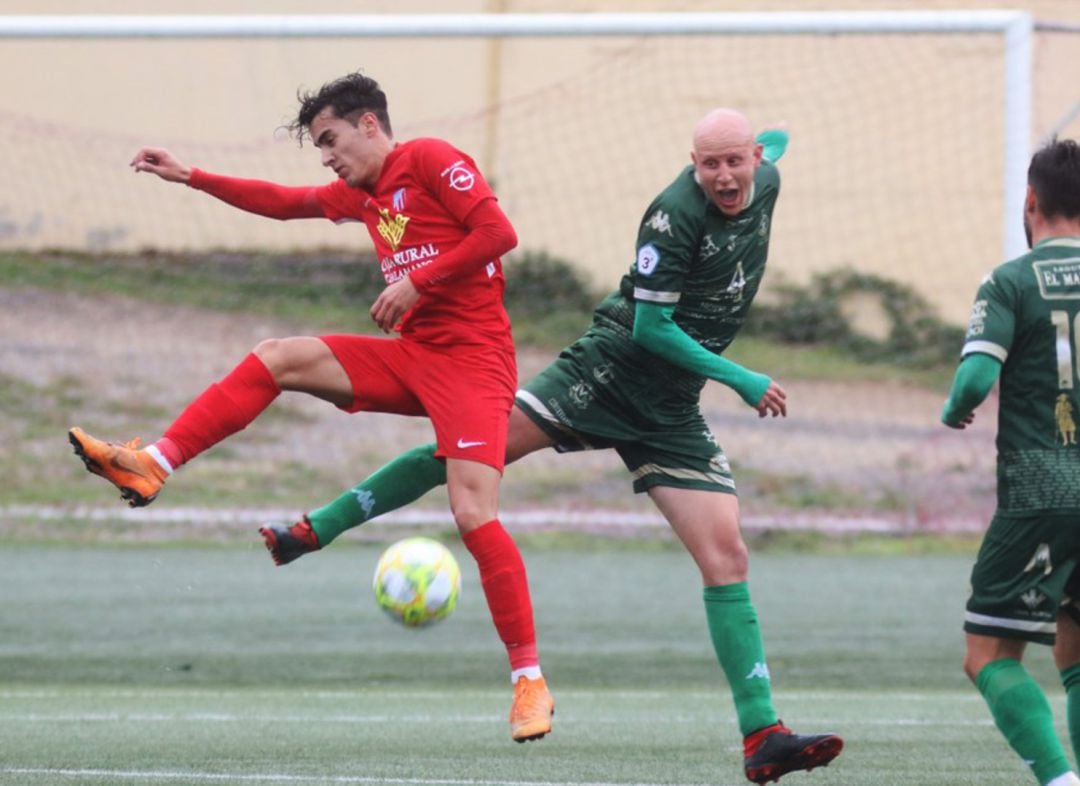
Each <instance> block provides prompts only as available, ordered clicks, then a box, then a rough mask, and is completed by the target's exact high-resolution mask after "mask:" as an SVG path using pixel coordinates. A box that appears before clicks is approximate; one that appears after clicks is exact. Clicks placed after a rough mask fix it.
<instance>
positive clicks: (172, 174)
mask: <svg viewBox="0 0 1080 786" xmlns="http://www.w3.org/2000/svg"><path fill="white" fill-rule="evenodd" d="M131 168H132V169H134V170H135V171H136V172H151V173H153V174H155V175H157V176H158V177H160V178H161V179H162V180H168V181H169V182H170V183H186V182H188V181H189V180H190V179H191V167H189V166H187V165H186V164H183V163H181V162H180V161H178V160H177V159H176V158H175V157H174V156H173V154H172V153H170V152H169V151H168V150H166V149H165V148H163V147H144V148H143V149H142V150H140V151H139V152H138V153H136V154H135V158H133V159H131Z"/></svg>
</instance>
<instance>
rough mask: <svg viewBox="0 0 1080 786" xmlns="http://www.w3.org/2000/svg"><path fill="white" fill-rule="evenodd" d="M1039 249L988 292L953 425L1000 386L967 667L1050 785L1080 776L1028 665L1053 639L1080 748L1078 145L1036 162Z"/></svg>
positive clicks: (1030, 203) (1079, 749) (1057, 145)
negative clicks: (993, 490) (1027, 657)
mask: <svg viewBox="0 0 1080 786" xmlns="http://www.w3.org/2000/svg"><path fill="white" fill-rule="evenodd" d="M1024 227H1025V229H1026V230H1027V236H1028V244H1029V245H1030V246H1031V251H1029V252H1028V253H1026V254H1024V255H1023V256H1021V257H1018V258H1016V259H1013V260H1011V261H1009V262H1006V263H1005V264H1003V265H1000V266H999V267H997V268H995V269H994V270H993V271H992V272H991V273H990V275H988V276H987V277H986V278H985V279H984V280H983V283H982V285H981V286H980V287H979V291H978V294H977V295H976V298H975V305H974V307H973V308H972V311H971V320H970V322H969V324H968V330H967V336H966V338H965V341H964V347H963V351H962V354H961V361H960V365H959V367H958V368H957V371H956V377H955V379H954V381H953V384H952V390H951V391H950V394H949V399H948V401H947V402H946V404H945V408H944V411H943V412H942V416H941V419H942V421H943V422H944V423H945V425H947V426H950V427H952V428H957V429H962V428H964V427H966V426H967V425H969V424H970V423H971V422H972V421H973V419H974V410H975V408H976V407H977V406H978V405H979V404H981V403H982V402H983V400H984V399H985V398H986V397H987V395H988V394H989V393H990V390H991V388H992V387H993V386H994V383H995V382H996V381H997V380H998V379H999V377H1000V380H1001V388H1000V402H999V411H998V433H997V450H998V461H997V511H996V512H995V514H994V517H993V519H992V520H991V522H990V526H989V528H988V529H987V532H986V535H985V537H984V539H983V543H982V546H981V548H980V550H979V554H978V557H977V558H976V561H975V567H974V569H973V570H972V574H971V597H970V598H969V600H968V603H967V611H966V613H965V615H964V631H965V634H966V642H967V652H966V655H965V658H964V671H965V672H966V673H967V675H968V677H970V678H971V680H972V681H973V682H974V683H975V685H976V687H977V688H978V689H979V692H980V693H981V694H982V695H983V697H984V698H985V699H986V703H987V704H988V705H989V707H990V712H991V713H992V715H993V717H994V721H995V722H996V723H997V726H998V728H999V729H1000V730H1001V733H1002V734H1003V735H1004V736H1005V739H1007V740H1008V741H1009V744H1010V745H1011V746H1012V747H1013V750H1015V751H1016V752H1017V754H1019V755H1020V758H1021V759H1023V761H1024V762H1025V763H1026V764H1027V765H1028V766H1029V767H1030V768H1031V770H1032V773H1033V774H1034V775H1035V777H1036V779H1038V781H1039V783H1040V784H1043V786H1068V785H1069V784H1072V785H1073V786H1075V785H1076V784H1080V778H1078V777H1077V775H1076V773H1075V772H1074V771H1073V770H1072V768H1071V766H1070V764H1069V760H1068V758H1067V757H1066V755H1065V750H1064V748H1063V746H1062V744H1061V742H1060V741H1059V740H1058V737H1057V734H1056V733H1055V731H1054V719H1053V716H1052V714H1051V710H1050V705H1049V703H1048V702H1047V699H1046V695H1045V694H1044V693H1043V690H1042V688H1040V687H1039V685H1038V684H1037V683H1036V682H1035V680H1033V679H1032V678H1031V676H1030V675H1029V674H1028V673H1027V671H1026V670H1025V669H1024V667H1023V665H1022V664H1021V662H1020V661H1021V658H1022V657H1023V654H1024V649H1025V647H1026V646H1027V643H1028V642H1035V643H1037V644H1050V645H1053V654H1054V661H1055V663H1056V665H1057V667H1058V669H1059V671H1060V672H1061V678H1062V681H1063V682H1064V684H1065V689H1066V692H1067V696H1068V717H1069V735H1070V737H1071V739H1072V747H1073V752H1074V754H1077V755H1080V606H1078V605H1077V604H1078V603H1080V570H1077V567H1078V563H1080V448H1078V447H1077V444H1076V418H1077V413H1078V411H1080V410H1078V408H1080V395H1078V390H1077V386H1078V385H1080V377H1078V371H1077V369H1078V366H1077V364H1078V362H1080V354H1078V353H1077V341H1078V340H1080V145H1077V143H1076V142H1075V141H1073V140H1060V141H1054V142H1051V143H1050V144H1048V145H1046V146H1045V147H1043V148H1042V149H1041V150H1039V151H1038V152H1037V153H1035V155H1034V156H1033V157H1032V159H1031V164H1030V166H1029V168H1028V187H1027V195H1026V197H1025V200H1024Z"/></svg>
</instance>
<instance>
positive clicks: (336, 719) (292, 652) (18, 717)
mask: <svg viewBox="0 0 1080 786" xmlns="http://www.w3.org/2000/svg"><path fill="white" fill-rule="evenodd" d="M455 551H457V554H458V557H459V559H460V561H461V563H462V566H463V569H464V577H463V580H464V589H463V597H462V600H461V604H460V606H459V608H458V610H457V611H456V612H455V613H454V615H453V616H451V617H450V618H449V619H448V620H447V621H445V622H443V623H441V624H439V625H437V626H435V627H433V628H430V629H426V630H420V631H410V630H405V629H403V628H399V627H397V626H396V625H394V623H392V622H391V621H390V620H389V619H387V618H386V617H384V616H383V615H382V614H381V612H379V611H378V610H377V609H376V607H375V605H374V601H373V599H372V596H371V591H370V575H371V571H372V569H373V568H374V564H375V561H376V559H377V556H378V552H379V549H378V548H377V547H374V546H370V545H362V546H358V545H355V544H353V543H348V542H347V543H343V544H341V545H340V546H337V545H335V547H334V548H331V549H328V550H327V551H325V552H322V553H320V554H316V555H312V556H309V557H306V558H304V559H303V560H301V561H299V562H298V563H295V564H294V565H290V566H288V567H286V568H274V567H273V566H272V565H271V563H270V560H269V559H268V558H267V556H266V554H265V552H264V551H263V550H262V547H261V545H258V544H256V543H254V542H253V543H252V545H251V546H250V547H242V546H225V547H221V548H214V549H210V548H185V547H178V546H150V545H141V546H133V547H121V548H117V547H74V546H41V545H20V546H11V545H6V546H5V547H4V548H3V550H2V551H0V576H3V579H2V581H3V605H2V612H0V784H20V786H21V785H23V784H26V785H27V786H36V785H37V784H50V786H51V785H52V784H73V786H89V785H90V784H94V785H96V784H211V783H236V784H264V783H265V784H303V785H307V784H417V785H423V786H428V785H430V786H435V785H436V784H461V785H462V786H466V785H467V784H468V785H469V786H476V785H478V784H479V785H481V786H489V785H491V786H494V785H495V784H505V785H506V786H534V785H539V784H544V785H551V784H566V785H567V786H571V785H572V786H578V785H585V784H595V785H599V784H626V785H628V786H629V785H631V784H634V785H637V786H644V785H645V784H674V785H677V786H690V784H695V785H696V784H712V785H713V786H726V785H728V784H730V785H732V786H734V785H735V784H742V783H745V780H744V779H743V776H742V772H741V750H740V748H739V735H738V731H737V728H736V725H735V721H734V712H733V710H732V705H731V699H730V695H729V693H728V691H727V687H726V683H725V682H724V679H723V676H722V674H721V672H720V669H719V667H718V666H717V665H716V663H715V660H714V658H713V656H712V653H711V648H710V645H709V642H708V636H707V632H706V629H705V624H704V613H703V611H702V606H701V599H700V588H699V587H698V582H697V575H696V571H695V570H694V568H693V566H692V564H691V562H690V560H689V558H688V557H687V556H686V555H685V554H684V553H683V552H682V551H679V550H675V549H674V548H672V549H657V548H655V547H652V548H649V549H644V548H643V549H634V548H626V547H624V548H619V549H617V550H612V551H603V552H601V551H597V550H589V549H575V550H570V549H558V550H555V549H550V550H536V549H529V550H527V551H526V553H525V557H526V562H527V564H528V567H529V571H530V578H531V582H532V585H533V591H534V604H535V611H536V617H537V625H538V633H539V637H540V650H541V656H542V659H543V663H544V669H545V672H546V674H547V676H548V679H549V681H550V682H551V685H552V689H553V691H554V693H555V698H556V703H557V707H558V710H557V713H556V717H555V729H554V732H553V734H552V735H550V736H549V737H548V738H547V739H545V740H543V741H540V742H536V743H529V744H526V745H515V744H513V743H512V742H511V741H510V739H509V733H508V726H507V723H506V713H507V710H508V708H509V699H510V688H509V683H508V681H507V669H506V664H505V656H504V654H503V653H502V650H501V646H500V645H499V644H498V641H497V638H496V636H495V633H494V631H493V629H492V626H491V623H490V620H489V619H488V615H487V611H486V607H485V605H484V603H483V598H482V596H481V593H480V588H479V585H478V582H477V579H476V574H475V569H474V568H473V567H472V561H471V559H470V558H468V555H467V554H464V553H463V552H462V551H461V550H460V548H456V549H455ZM969 566H970V558H969V557H965V556H949V555H944V556H918V557H913V556H881V557H868V556H851V555H815V556H810V555H798V554H794V555H782V554H764V555H755V556H754V557H753V558H752V562H751V571H752V573H751V588H752V592H753V595H754V599H755V603H756V605H757V608H758V612H759V616H760V618H761V622H762V628H763V630H764V633H765V637H766V648H767V651H768V654H769V660H770V667H771V669H772V673H773V684H774V694H775V699H776V704H777V708H778V709H779V711H780V713H781V716H782V717H783V718H784V720H785V721H786V722H787V723H788V724H789V725H791V726H792V727H794V728H796V729H798V730H806V731H817V730H833V731H836V732H839V733H841V734H843V735H844V736H845V738H846V741H847V748H846V749H845V751H844V753H843V754H842V756H841V757H840V758H839V759H838V760H837V761H836V762H834V764H833V765H831V766H830V767H828V768H826V769H820V770H815V771H814V772H813V773H809V774H805V773H796V774H792V775H789V776H786V777H785V778H784V781H783V783H784V784H785V786H797V785H798V784H819V785H821V786H824V785H825V784H843V785H844V786H855V785H856V784H857V785H858V786H866V785H867V784H881V785H882V786H889V785H890V784H897V785H899V784H903V786H917V785H918V784H935V786H937V784H942V783H948V784H952V785H958V784H980V786H997V785H998V784H1001V785H1002V786H1004V785H1005V784H1010V785H1011V784H1021V783H1027V782H1032V783H1033V782H1034V779H1032V778H1031V776H1030V775H1029V774H1028V773H1027V772H1025V770H1024V767H1023V765H1022V764H1021V763H1020V762H1019V761H1018V759H1017V758H1016V757H1015V756H1014V755H1013V754H1012V752H1011V751H1010V750H1008V748H1007V747H1006V745H1005V743H1004V741H1003V740H1002V739H1001V738H1000V735H999V734H998V732H997V731H996V729H995V728H994V727H993V725H992V723H991V721H990V717H989V712H988V711H987V709H986V708H985V706H984V705H983V703H982V700H981V698H980V697H979V696H978V694H977V693H976V692H975V690H974V689H973V688H971V687H969V686H968V685H967V683H966V680H965V679H964V678H963V676H962V675H961V673H960V669H959V664H960V657H961V650H962V636H961V632H960V629H959V624H960V622H959V621H960V616H961V611H962V607H963V601H964V595H965V592H966V585H967V573H968V570H969ZM1028 660H1029V665H1030V667H1031V668H1032V671H1033V673H1034V674H1035V675H1036V676H1037V678H1038V679H1039V680H1040V681H1041V682H1042V684H1043V685H1044V686H1046V687H1047V688H1048V690H1049V693H1050V697H1051V701H1052V703H1053V705H1054V707H1055V712H1056V713H1057V717H1058V718H1059V719H1062V718H1063V717H1064V714H1063V701H1064V699H1063V695H1062V692H1061V689H1060V686H1059V684H1058V682H1057V678H1056V675H1055V674H1054V672H1053V669H1052V667H1050V665H1049V653H1048V652H1046V651H1045V648H1032V651H1031V653H1030V655H1029V658H1028ZM1062 731H1063V733H1064V730H1062ZM1063 738H1064V737H1063Z"/></svg>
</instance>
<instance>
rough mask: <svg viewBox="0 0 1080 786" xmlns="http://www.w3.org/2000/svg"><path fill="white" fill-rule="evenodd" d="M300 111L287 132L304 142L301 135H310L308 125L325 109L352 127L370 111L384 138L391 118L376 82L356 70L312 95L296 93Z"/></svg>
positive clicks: (383, 96)
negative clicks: (331, 111)
mask: <svg viewBox="0 0 1080 786" xmlns="http://www.w3.org/2000/svg"><path fill="white" fill-rule="evenodd" d="M296 98H297V100H299V101H300V110H299V111H298V112H297V113H296V120H294V121H293V122H292V123H290V124H289V131H290V132H291V133H292V134H293V135H294V136H295V137H296V138H297V140H298V141H300V142H303V141H304V134H305V133H309V132H310V129H311V122H312V121H313V120H314V119H315V116H316V115H317V114H319V113H320V112H321V111H323V110H324V109H326V107H331V108H332V109H333V110H334V114H335V115H337V116H338V117H340V118H342V119H344V120H348V121H349V122H350V123H352V124H353V125H356V124H357V123H358V122H359V121H360V116H361V115H363V114H364V113H365V112H371V113H372V114H373V115H375V118H376V119H377V120H378V121H379V127H380V128H382V130H383V132H384V133H385V134H386V135H387V136H392V135H393V132H392V131H391V130H390V115H389V114H388V113H387V111H386V93H384V92H383V91H382V88H380V87H379V83H378V82H376V81H375V80H374V79H372V78H371V77H368V76H364V75H363V74H362V73H360V72H359V71H357V72H356V73H353V74H346V75H345V76H343V77H340V78H339V79H335V80H334V81H332V82H327V83H326V84H325V85H323V86H322V87H320V88H319V89H318V90H316V91H314V92H303V91H299V92H297V94H296Z"/></svg>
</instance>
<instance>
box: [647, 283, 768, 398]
mask: <svg viewBox="0 0 1080 786" xmlns="http://www.w3.org/2000/svg"><path fill="white" fill-rule="evenodd" d="M674 311H675V307H674V306H657V305H654V304H652V303H645V302H641V303H637V304H636V306H635V309H634V332H633V337H634V341H636V342H637V343H638V344H640V345H641V346H643V347H645V349H647V350H649V351H650V352H652V353H653V354H654V355H659V356H660V357H662V358H664V360H667V361H668V362H669V363H673V364H675V365H676V366H678V367H679V368H684V369H686V370H687V371H692V372H694V373H695V374H701V375H702V376H703V377H708V378H709V379H712V380H715V381H717V382H720V383H721V384H724V385H727V386H728V387H730V388H731V389H732V390H734V391H735V392H736V393H738V394H739V396H740V397H741V398H742V400H743V401H745V402H746V403H747V404H749V405H750V406H752V407H755V406H757V404H758V402H760V401H761V399H762V398H763V397H764V396H765V392H766V391H767V390H768V389H769V384H770V383H771V382H772V380H771V379H769V377H767V376H765V375H764V374H759V373H758V372H756V371H751V370H750V369H748V368H744V367H743V366H740V365H739V364H738V363H735V362H734V361H731V360H728V359H727V358H723V357H720V356H719V355H714V354H713V353H712V352H710V351H709V350H707V349H705V347H703V346H701V344H699V343H697V342H696V341H694V339H693V338H691V337H690V335H689V334H688V333H686V331H684V330H683V329H682V328H681V327H679V326H678V325H677V324H676V323H675V320H674V319H672V313H673V312H674Z"/></svg>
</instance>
